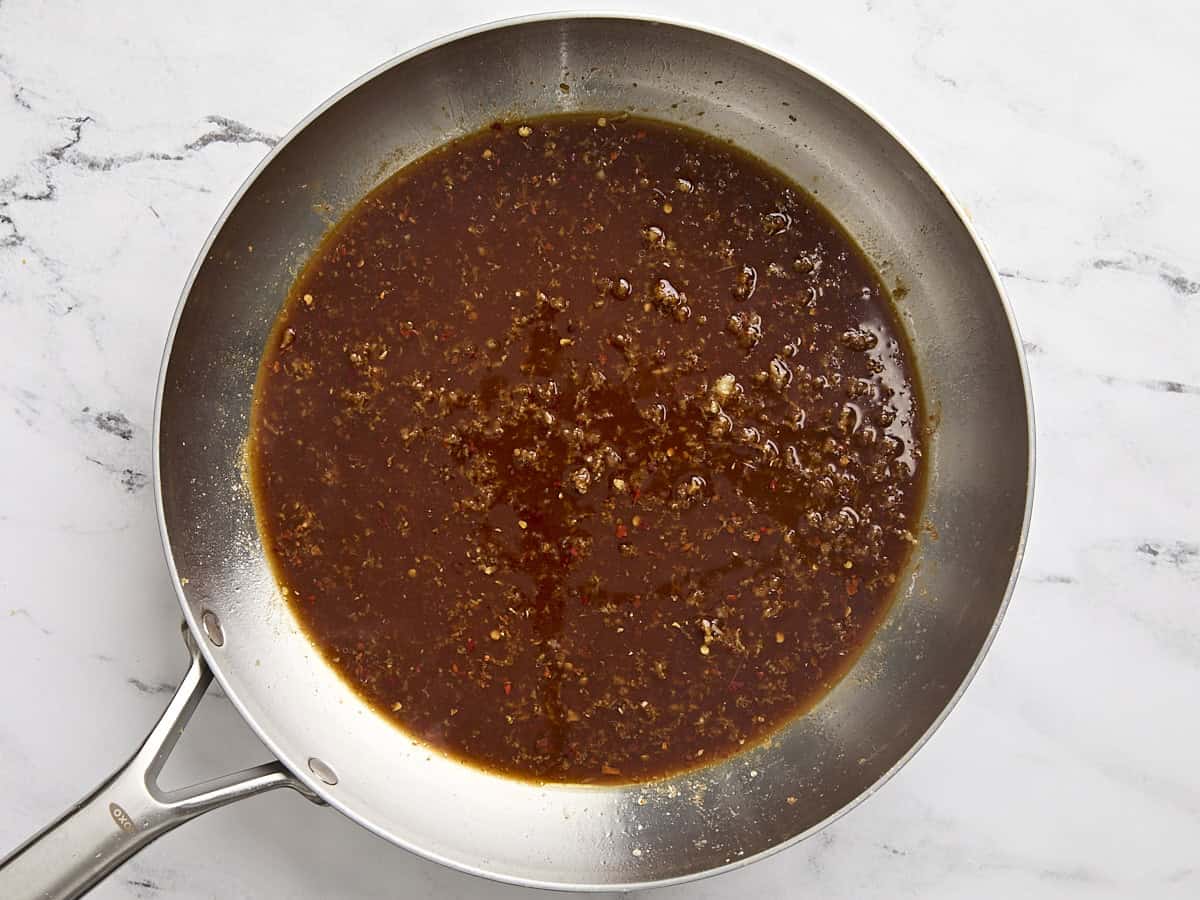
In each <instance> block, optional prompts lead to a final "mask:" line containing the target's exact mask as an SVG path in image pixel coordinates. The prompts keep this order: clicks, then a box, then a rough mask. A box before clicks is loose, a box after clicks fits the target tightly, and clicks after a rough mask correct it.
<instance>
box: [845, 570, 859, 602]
mask: <svg viewBox="0 0 1200 900" xmlns="http://www.w3.org/2000/svg"><path fill="white" fill-rule="evenodd" d="M846 593H847V594H849V595H850V596H851V597H853V596H854V595H855V594H857V593H858V576H857V575H855V576H853V577H851V578H847V579H846Z"/></svg>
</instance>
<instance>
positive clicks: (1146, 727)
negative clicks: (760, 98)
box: [0, 0, 1200, 900]
mask: <svg viewBox="0 0 1200 900" xmlns="http://www.w3.org/2000/svg"><path fill="white" fill-rule="evenodd" d="M552 5H553V4H549V5H547V8H549V6H552ZM541 6H543V4H542V3H540V2H532V3H525V4H517V3H513V2H509V0H501V2H498V3H491V4H483V3H477V2H467V3H430V4H420V5H416V6H414V7H413V9H412V10H411V12H409V11H406V10H405V9H404V8H403V4H396V3H384V2H378V0H353V2H347V3H339V4H332V3H330V4H322V5H319V6H314V7H312V8H311V9H309V10H306V11H304V12H300V11H299V10H298V8H297V7H296V6H295V5H294V4H290V3H284V2H281V0H271V2H262V3H245V2H231V0H213V2H208V3H203V4H161V3H160V4H142V3H135V2H128V0H110V2H107V3H103V4H99V3H66V2H60V3H56V4H53V5H45V4H42V3H36V2H32V0H0V454H2V458H3V464H4V465H3V475H2V478H0V797H3V798H4V800H3V809H4V815H3V816H0V850H3V849H7V848H9V847H11V846H13V845H15V844H16V843H18V842H19V841H20V840H21V839H23V838H24V837H25V836H26V835H27V834H28V833H29V832H31V831H32V830H34V829H35V828H36V827H39V826H41V825H42V824H43V823H44V822H45V821H46V820H47V819H48V818H50V817H52V816H54V815H57V814H58V813H59V812H60V811H61V810H62V809H63V808H65V807H66V806H67V805H68V804H69V803H70V802H72V801H73V800H75V799H77V798H78V797H79V796H81V795H83V794H84V793H86V792H87V791H88V790H90V789H91V788H92V787H93V786H94V785H95V784H96V783H97V782H98V781H99V779H100V778H101V777H102V776H103V775H105V774H106V773H107V772H108V771H110V770H111V769H112V768H113V767H114V766H115V765H116V764H117V763H119V762H120V761H122V759H123V758H124V757H125V755H127V754H128V753H129V752H130V751H131V750H132V748H133V747H134V746H135V744H136V742H137V741H139V740H140V739H141V737H142V736H143V735H144V733H145V731H146V730H147V729H148V727H149V726H150V724H151V723H152V722H153V720H154V719H155V718H156V717H157V715H158V714H159V712H160V710H161V708H162V706H163V705H164V703H165V700H166V697H167V695H168V694H169V692H170V691H171V689H172V687H173V685H174V684H175V682H176V679H177V678H178V676H179V675H180V673H181V669H182V666H183V662H184V653H183V648H182V646H181V644H180V642H179V639H178V637H177V636H176V635H177V630H178V621H179V612H178V608H177V606H176V604H175V601H174V598H173V596H172V589H171V585H170V582H169V580H168V575H167V570H166V567H165V565H164V563H163V559H162V554H161V550H160V548H159V540H158V533H157V527H156V521H155V513H154V500H153V496H152V493H153V492H152V490H150V489H149V488H148V486H147V480H148V473H149V471H150V453H151V446H150V432H151V426H152V414H153V413H152V410H153V403H154V385H155V379H156V373H157V370H158V365H159V358H160V354H161V351H162V346H163V341H164V338H165V336H166V331H167V326H168V323H169V321H170V319H171V315H172V311H173V310H174V308H175V303H176V299H177V297H178V294H179V291H180V288H181V287H182V284H183V282H184V279H185V277H186V276H187V273H188V270H189V268H190V266H191V264H192V261H193V258H194V256H195V254H196V252H197V251H198V249H199V247H200V246H201V243H202V242H203V240H204V238H205V236H206V234H207V233H208V230H209V228H210V227H211V225H212V223H213V221H214V220H215V219H216V217H217V216H218V215H219V214H220V212H221V210H222V208H223V207H224V206H225V204H226V202H227V201H228V199H229V198H230V196H231V195H232V193H233V192H234V190H235V189H236V188H237V187H238V185H239V184H240V183H241V181H242V179H243V178H244V177H245V176H246V175H247V174H248V173H249V171H250V170H251V168H252V167H253V166H254V164H255V163H256V162H257V161H258V160H259V159H260V158H261V157H262V156H263V154H264V153H266V152H267V149H268V147H269V146H270V145H271V143H272V141H273V140H274V137H275V136H277V135H280V134H282V133H283V132H285V131H286V130H287V129H288V128H290V127H291V126H292V125H293V124H294V123H295V122H296V121H297V120H298V119H300V117H301V116H303V115H304V114H305V113H306V112H307V111H308V110H309V109H310V108H311V107H313V106H314V105H316V104H317V103H318V102H319V101H321V100H322V99H323V98H325V97H326V96H327V95H328V94H330V93H332V92H333V91H335V90H336V89H338V88H339V87H341V86H342V85H343V84H344V83H345V82H347V81H349V80H351V79H353V78H354V77H356V76H357V75H359V74H360V73H361V72H363V71H365V70H366V69H368V68H370V67H371V66H374V65H375V64H377V63H379V62H381V61H383V60H385V59H387V58H389V57H391V56H393V55H395V54H396V53H398V52H400V51H403V50H405V49H408V48H410V47H412V46H414V45H416V44H418V43H421V42H423V41H425V40H428V39H430V38H433V37H435V36H437V35H439V34H441V33H444V32H448V31H451V30H455V29H459V28H462V27H465V26H468V25H471V24H474V23H477V22H479V21H482V20H487V19H494V18H498V17H502V16H508V15H515V14H518V13H524V12H530V11H534V10H536V9H537V8H538V7H541ZM650 8H652V9H653V10H654V11H658V12H661V13H663V14H664V15H668V16H672V17H678V18H684V19H689V20H693V21H697V22H702V23H706V24H709V25H711V26H713V27H717V28H720V29H724V30H728V31H731V32H735V33H740V34H742V35H744V36H746V37H747V38H750V39H751V40H754V41H756V42H758V43H760V44H762V45H765V46H767V47H768V48H771V49H773V50H776V51H779V52H782V53H784V54H786V55H789V56H792V57H793V58H795V59H798V60H801V61H803V62H804V63H806V64H808V65H810V66H811V67H813V68H815V69H816V70H817V71H819V72H824V73H826V74H827V75H829V76H831V77H832V78H833V79H834V80H835V81H837V82H840V83H841V84H843V85H845V86H846V87H847V88H849V89H850V90H851V91H852V92H854V93H855V94H856V95H857V96H859V97H861V98H863V99H864V100H865V101H866V102H867V103H868V104H870V105H871V106H872V107H873V108H874V109H875V110H876V111H877V112H879V113H880V114H881V115H882V116H883V117H884V118H885V119H886V120H888V121H889V122H890V123H891V124H892V125H893V126H895V127H896V128H897V129H898V130H899V131H900V133H901V134H903V135H904V136H905V137H906V138H907V139H908V140H909V141H910V142H911V143H912V144H913V145H914V146H915V147H917V148H918V150H919V152H921V153H922V154H923V156H924V157H925V158H926V160H927V161H928V162H930V163H931V164H932V166H933V167H934V169H935V170H936V171H937V172H938V173H939V174H940V175H941V176H942V178H943V179H944V180H945V182H946V183H947V184H948V185H949V186H950V187H951V189H952V190H953V191H954V192H955V193H956V194H957V196H958V197H959V199H960V200H961V201H962V202H963V203H964V205H965V206H966V207H967V209H968V210H969V211H970V213H971V215H972V216H973V218H974V221H975V222H976V224H977V225H978V227H979V229H980V231H981V233H982V235H983V237H984V239H985V240H986V241H987V243H988V245H989V246H990V248H991V251H992V253H993V255H994V259H995V261H996V264H997V265H998V267H999V268H1000V270H1001V271H1002V272H1003V274H1004V277H1005V280H1006V285H1007V287H1008V290H1009V293H1010V297H1011V300H1012V303H1013V306H1014V307H1015V311H1016V315H1017V319H1018V321H1019V323H1020V327H1021V329H1022V331H1023V335H1024V339H1025V342H1026V343H1025V346H1026V349H1027V351H1028V354H1029V364H1030V368H1031V372H1032V378H1033V384H1034V394H1035V401H1036V404H1037V411H1038V441H1039V461H1038V468H1039V477H1038V493H1037V503H1036V509H1035V514H1034V522H1033V531H1032V535H1031V539H1030V544H1029V551H1028V555H1027V559H1026V563H1025V567H1024V571H1023V574H1022V576H1021V580H1020V584H1019V586H1018V588H1017V590H1016V594H1015V596H1014V598H1013V601H1012V605H1011V608H1010V611H1009V613H1008V617H1007V620H1006V622H1005V624H1004V627H1003V628H1002V629H1001V631H1000V635H999V638H998V640H997V642H996V644H995V646H994V648H993V650H992V652H991V655H990V656H989V658H988V660H987V662H986V663H985V665H984V666H983V669H982V671H981V673H980V675H979V677H978V678H977V680H976V681H975V683H974V685H973V686H972V687H971V689H970V690H969V691H968V693H967V695H966V697H965V698H964V700H963V702H962V703H961V704H960V705H959V707H958V708H957V710H956V711H955V712H954V714H953V715H952V716H951V717H950V718H949V720H948V721H947V722H946V724H945V725H944V726H943V727H942V729H941V730H940V731H939V732H938V733H937V735H936V736H935V737H934V738H933V739H932V740H931V741H930V743H929V744H928V746H926V747H925V749H923V750H922V751H921V753H920V754H918V756H917V757H916V759H915V760H913V762H911V763H910V764H909V765H908V766H907V768H905V769H904V770H903V771H902V772H901V773H900V774H899V775H898V776H897V777H896V778H895V779H894V780H893V781H892V782H891V783H889V784H888V785H887V786H886V787H885V788H884V789H883V790H882V791H881V792H880V793H879V794H878V795H877V796H876V797H874V798H872V799H871V800H870V801H869V802H867V803H866V804H864V805H863V806H861V807H859V808H858V809H857V810H855V811H854V812H852V813H851V814H850V815H848V816H846V817H845V818H843V819H841V820H840V821H838V822H837V823H836V824H834V825H833V826H832V827H830V828H829V829H827V830H826V831H824V832H822V833H821V834H820V835H819V836H817V837H816V838H814V839H812V840H810V841H807V842H805V843H803V844H801V845H799V846H797V847H795V848H793V849H791V850H788V851H785V852H783V853H780V854H778V855H776V856H773V857H771V858H770V859H768V860H766V861H764V862H761V863H758V864H756V865H753V866H751V867H749V868H747V869H744V870H741V871H739V872H735V873H732V874H728V875H725V876H722V877H719V878H716V879H711V880H709V881H705V882H702V883H699V884H694V885H691V886H685V887H680V888H673V889H668V890H664V891H662V892H660V893H658V894H657V895H656V900H668V898H676V897H685V896H686V897H695V898H725V897H739V896H753V897H782V896H797V895H799V894H800V893H801V892H803V893H804V895H806V896H820V897H825V898H828V900H835V898H865V897H881V898H882V897H886V898H893V897H922V898H959V897H967V896H969V897H1004V898H1008V897H1015V896H1020V897H1044V898H1064V897H1068V898H1070V897H1081V898H1089V900H1090V898H1096V900H1098V898H1110V897H1111V898H1117V897H1132V896H1145V897H1181V898H1182V897H1197V896H1200V765H1198V764H1197V761H1198V759H1200V701H1198V699H1197V698H1200V474H1198V471H1200V468H1198V465H1197V462H1196V459H1197V456H1196V453H1197V450H1196V447H1197V445H1198V444H1200V351H1198V350H1197V347H1198V346H1200V242H1198V241H1197V237H1198V236H1200V228H1198V226H1197V224H1196V223H1197V218H1196V215H1197V210H1200V179H1198V178H1197V177H1196V160H1197V147H1198V146H1200V120H1198V119H1197V117H1196V108H1197V101H1198V100H1200V94H1198V93H1197V90H1198V89H1197V85H1200V56H1198V55H1197V53H1196V47H1197V45H1198V44H1200V19H1198V18H1197V16H1196V14H1195V11H1194V9H1193V7H1192V4H1190V3H1186V2H1182V0H1175V2H1169V0H1140V2H1133V0H1120V2H1113V3H1105V4H1092V5H1088V6H1087V7H1086V10H1084V9H1083V8H1082V7H1080V6H1079V5H1078V4H1071V3H1068V2H1065V0H1058V2H1050V3H1046V2H1041V0H1016V2H1008V3H999V4H975V3H970V2H967V0H905V2H891V0H865V2H854V3H847V4H831V3H810V2H801V3H785V2H771V3H766V2H762V3H757V4H755V3H753V2H748V3H732V4H731V3H718V2H711V0H693V2H690V3H683V2H655V3H652V4H650ZM650 8H648V7H646V6H645V5H643V6H642V11H643V12H647V11H650ZM196 725H197V726H199V727H195V728H193V729H191V731H190V732H189V736H188V737H187V738H185V740H184V742H183V744H182V745H181V747H180V749H179V751H177V754H176V755H177V757H178V758H177V759H176V760H174V761H173V763H172V767H171V769H169V770H168V780H170V776H171V775H172V772H175V773H177V774H178V776H179V777H188V776H195V775H210V774H213V773H216V772H219V771H225V770H228V769H229V768H230V767H231V766H237V765H241V764H245V763H249V762H253V761H258V760H259V759H261V758H262V756H263V750H262V748H261V746H260V745H259V744H258V742H257V740H256V739H255V738H254V737H253V736H252V734H251V732H250V731H249V729H248V728H247V727H246V726H245V725H244V724H243V723H242V722H241V720H240V719H239V718H238V716H237V714H236V713H235V712H234V710H233V709H232V707H231V706H230V705H229V704H228V703H227V702H225V701H224V700H223V699H221V698H220V697H217V698H211V697H210V699H209V700H208V701H206V702H205V703H204V704H203V705H202V707H201V711H200V713H199V715H198V717H197V720H196ZM286 794H287V792H284V793H283V794H279V795H271V796H266V797H262V798H257V799H255V800H252V801H248V802H246V803H244V804H241V805H239V806H235V807H233V808H231V809H227V810H222V811H219V812H216V813H213V814H211V815H209V816H207V817H205V818H203V819H200V820H198V821H196V822H194V823H191V824H189V825H188V826H187V827H185V828H183V829H181V830H179V831H177V832H174V833H173V834H171V835H168V836H167V837H166V838H164V839H163V840H161V841H159V842H158V843H157V844H155V845H153V846H152V847H150V848H149V849H148V850H147V851H146V852H144V853H143V854H142V855H141V856H139V857H137V858H135V859H134V861H132V862H131V863H130V864H128V865H127V866H125V867H124V868H123V869H121V870H120V871H119V872H118V873H117V874H116V875H115V876H114V877H113V878H111V879H110V880H109V881H108V882H106V883H105V884H104V885H103V886H102V887H101V888H100V889H98V890H97V891H96V894H95V896H97V897H101V898H131V897H158V896H171V897H184V898H207V897H214V898H216V897H219V898H234V897H313V898H318V897H321V898H323V897H334V896H344V897H391V896H404V897H413V898H427V897H461V898H522V897H533V896H534V894H535V892H530V891H523V890H520V889H517V888H510V887H503V886H497V885H492V884H488V883H485V882H482V881H479V880H476V879H473V878H470V877H467V876H464V875H459V874H457V873H455V872H451V871H448V870H446V869H443V868H440V867H438V866H436V865H434V864H431V863H427V862H424V861H422V860H419V859H417V858H415V857H413V856H411V855H409V854H407V853H405V852H403V851H400V850H397V849H394V848H392V847H391V846H390V845H387V844H385V843H383V842H382V841H380V840H378V839H376V838H374V837H372V836H371V835H369V834H368V833H367V832H365V831H364V830H362V829H360V828H358V827H357V826H355V825H353V824H352V823H351V822H350V821H349V820H346V819H344V818H342V817H341V816H339V815H337V814H336V813H333V812H330V811H328V810H321V809H318V808H315V807H312V806H310V805H308V804H307V803H305V802H304V801H303V800H301V799H299V798H297V797H294V796H287V795H286Z"/></svg>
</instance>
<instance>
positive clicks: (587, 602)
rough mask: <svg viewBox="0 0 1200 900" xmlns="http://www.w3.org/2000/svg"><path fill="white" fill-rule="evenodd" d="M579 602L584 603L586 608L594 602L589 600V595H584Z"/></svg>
mask: <svg viewBox="0 0 1200 900" xmlns="http://www.w3.org/2000/svg"><path fill="white" fill-rule="evenodd" d="M579 602H580V603H582V604H583V605H584V606H587V605H588V604H589V603H591V602H592V601H591V600H589V599H588V596H587V594H583V595H582V596H581V597H580V598H579Z"/></svg>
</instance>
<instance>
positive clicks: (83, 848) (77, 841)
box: [0, 626, 320, 900]
mask: <svg viewBox="0 0 1200 900" xmlns="http://www.w3.org/2000/svg"><path fill="white" fill-rule="evenodd" d="M184 639H185V641H186V642H187V645H188V650H189V652H190V653H191V657H192V661H191V665H190V666H189V667H188V670H187V674H186V675H184V676H183V681H181V682H180V684H179V688H178V689H177V690H176V691H175V696H174V697H172V698H171V702H170V703H169V704H167V708H166V711H164V712H163V714H162V718H160V719H159V720H158V724H157V725H155V726H154V728H153V730H151V732H150V734H149V736H148V737H147V738H146V740H145V742H144V743H143V744H142V746H141V747H140V748H139V749H138V751H137V753H135V754H134V755H133V757H132V758H131V759H130V760H129V762H127V763H126V764H125V765H123V766H122V767H121V768H120V769H118V770H117V771H116V772H114V773H113V774H112V775H111V776H110V777H109V778H108V780H106V781H105V782H104V783H103V784H102V785H100V787H98V788H96V790H95V791H93V792H92V793H91V794H90V795H89V796H88V797H86V798H85V799H83V800H81V801H80V802H79V803H77V804H75V806H73V807H71V809H69V810H68V811H67V812H66V813H64V814H63V815H62V817H61V818H59V819H58V821H56V822H54V823H52V824H51V825H48V826H47V827H46V828H44V829H42V830H41V831H39V832H38V833H37V834H35V835H34V836H33V837H31V838H30V839H29V840H27V841H26V842H25V843H24V844H22V845H21V846H20V847H18V848H17V849H16V850H14V851H13V852H12V853H10V854H9V855H8V856H6V857H5V858H4V859H3V860H2V861H0V897H3V898H5V900H71V898H74V897H80V896H82V895H83V894H85V893H87V892H88V891H89V890H91V889H92V888H93V887H95V886H96V885H97V884H98V883H99V882H100V881H101V880H102V879H104V878H105V877H106V876H107V875H109V874H110V873H111V872H112V871H113V870H114V869H116V868H117V867H118V866H120V865H121V864H122V863H124V862H125V861H126V860H127V859H129V857H131V856H133V854H135V853H137V852H138V851H139V850H141V849H142V848H143V847H145V846H146V845H147V844H149V843H150V842H151V841H153V840H154V839H155V838H157V837H159V836H160V835H163V834H165V833H166V832H168V831H170V830H171V829H172V828H175V827H176V826H178V825H182V824H183V823H184V822H187V821H188V820H189V819H193V818H195V817H196V816H198V815H200V814H201V813H205V812H208V811H209V810H210V809H216V808H217V807H218V806H224V805H225V804H227V803H232V802H234V801H235V800H241V799H242V798H244V797H250V796H253V795H254V794H259V793H262V792H263V791H269V790H271V789H273V788H278V787H290V788H292V789H293V790H296V791H299V792H300V793H302V794H304V795H305V796H306V797H308V798H309V799H310V800H314V801H317V802H320V801H319V800H318V798H317V797H316V796H315V795H314V794H312V792H311V791H309V789H308V788H307V787H305V786H304V785H303V784H302V783H301V782H299V781H297V780H296V779H295V778H294V777H293V776H292V774H291V773H290V772H289V771H288V770H287V769H286V768H284V766H283V764H282V763H279V762H269V763H265V764H263V765H261V766H255V767H253V768H250V769H244V770H242V771H241V772H235V773H234V774H232V775H225V776H222V777H220V778H214V779H213V780H211V781H206V782H203V783H201V784H196V785H192V786H190V787H186V788H181V789H179V790H176V791H164V790H162V789H160V788H159V787H158V775H159V773H160V772H161V771H162V768H163V766H164V765H165V764H166V761H167V758H168V757H169V756H170V755H171V751H172V750H173V749H175V744H176V742H177V741H178V740H179V738H180V736H181V735H182V734H183V729H184V727H185V726H186V725H187V723H188V720H189V719H190V718H191V717H192V713H193V712H194V711H195V709H196V705H197V704H198V703H199V702H200V700H201V698H202V697H203V696H204V691H205V690H206V689H207V688H208V685H209V683H210V682H211V681H212V672H211V671H210V670H209V668H208V665H207V664H206V663H205V662H204V657H203V656H202V655H201V654H200V650H199V648H198V647H197V646H196V642H195V639H194V638H193V637H192V635H191V633H190V632H189V631H188V630H187V627H186V626H185V627H184Z"/></svg>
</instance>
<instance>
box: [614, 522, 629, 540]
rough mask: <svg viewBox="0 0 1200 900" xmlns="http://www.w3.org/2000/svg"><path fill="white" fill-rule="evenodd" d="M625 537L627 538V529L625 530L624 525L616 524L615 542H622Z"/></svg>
mask: <svg viewBox="0 0 1200 900" xmlns="http://www.w3.org/2000/svg"><path fill="white" fill-rule="evenodd" d="M627 537H629V529H628V528H626V527H625V525H624V524H618V525H617V540H619V541H623V540H625V538H627Z"/></svg>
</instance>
